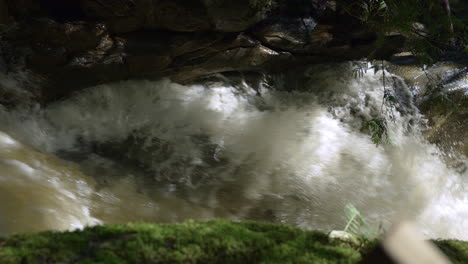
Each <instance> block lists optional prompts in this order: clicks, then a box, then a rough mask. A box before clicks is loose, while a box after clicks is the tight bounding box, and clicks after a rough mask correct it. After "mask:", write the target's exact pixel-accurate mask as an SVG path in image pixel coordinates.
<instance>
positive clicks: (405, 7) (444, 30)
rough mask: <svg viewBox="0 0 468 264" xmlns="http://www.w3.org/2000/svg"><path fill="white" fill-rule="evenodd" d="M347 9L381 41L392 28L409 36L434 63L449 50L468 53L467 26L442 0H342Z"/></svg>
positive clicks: (413, 48) (426, 59)
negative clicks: (376, 34)
mask: <svg viewBox="0 0 468 264" xmlns="http://www.w3.org/2000/svg"><path fill="white" fill-rule="evenodd" d="M337 2H338V3H339V4H341V6H342V9H343V10H344V12H346V13H348V14H349V15H351V16H353V17H355V18H358V19H359V20H361V21H362V23H364V24H365V25H367V26H368V27H369V28H370V29H371V30H372V31H375V32H377V33H378V38H377V39H378V43H380V44H382V43H383V41H382V40H383V39H385V36H386V35H387V34H389V33H392V32H398V33H399V34H401V35H403V36H405V37H406V38H407V48H408V49H409V50H411V51H412V52H413V53H414V54H417V55H419V56H420V58H421V62H422V63H423V64H432V63H433V62H434V61H436V60H438V59H440V57H442V56H444V55H447V52H448V51H452V52H457V53H460V54H464V55H462V56H466V55H467V54H466V49H465V45H466V42H467V40H468V39H467V27H466V25H465V24H464V22H463V21H462V20H461V19H459V18H457V17H454V16H452V15H451V14H450V6H449V5H448V3H447V2H446V3H445V4H444V2H445V1H441V0H356V1H349V0H338V1H337Z"/></svg>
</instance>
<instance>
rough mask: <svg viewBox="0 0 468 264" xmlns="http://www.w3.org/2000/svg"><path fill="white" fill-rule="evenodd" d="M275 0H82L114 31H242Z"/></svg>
mask: <svg viewBox="0 0 468 264" xmlns="http://www.w3.org/2000/svg"><path fill="white" fill-rule="evenodd" d="M272 2H273V1H272V0H266V1H261V0H239V1H228V0H202V1H200V0H124V1H116V0H82V5H81V6H82V8H83V11H84V13H85V14H86V15H87V16H89V17H93V18H99V19H104V20H105V21H106V22H108V24H109V27H110V29H111V31H112V32H116V33H124V32H131V31H136V30H138V29H164V30H171V31H179V32H195V31H208V30H216V31H221V32H240V31H244V30H247V29H248V28H249V27H251V26H252V25H254V24H256V23H258V22H259V21H261V20H262V19H263V18H264V17H265V14H266V13H267V11H269V10H270V8H271V6H272Z"/></svg>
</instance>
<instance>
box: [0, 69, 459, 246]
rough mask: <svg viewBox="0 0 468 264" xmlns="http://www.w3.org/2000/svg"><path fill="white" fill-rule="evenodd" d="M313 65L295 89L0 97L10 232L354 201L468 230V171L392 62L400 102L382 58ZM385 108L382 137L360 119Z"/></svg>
mask: <svg viewBox="0 0 468 264" xmlns="http://www.w3.org/2000/svg"><path fill="white" fill-rule="evenodd" d="M305 75H306V78H305V79H306V80H307V81H306V82H304V83H302V84H301V87H300V89H296V90H295V91H293V92H288V91H286V90H287V89H284V88H287V86H288V83H284V84H283V86H284V87H273V88H271V87H270V88H266V86H263V85H258V86H257V87H255V88H253V87H251V86H249V85H247V84H246V83H237V84H235V85H234V84H229V83H227V82H225V81H218V82H216V81H212V82H210V83H206V84H203V85H190V86H183V85H179V84H176V83H172V82H170V81H169V80H161V81H126V82H120V83H113V84H106V85H100V86H96V87H91V88H89V89H86V90H83V91H81V92H79V93H76V94H74V95H73V96H71V97H70V98H68V99H66V100H63V101H59V102H56V103H53V104H50V105H48V106H47V107H45V108H41V107H38V106H37V105H36V106H35V105H33V104H29V105H27V106H23V107H21V108H18V109H14V110H11V109H7V108H4V107H1V106H0V131H2V132H1V134H0V147H1V150H0V183H1V184H0V198H1V200H0V234H5V233H10V232H17V231H30V230H43V229H59V230H63V229H74V228H80V227H83V226H86V225H94V224H101V223H124V222H128V221H152V222H176V221H182V220H185V219H189V218H191V219H199V220H205V219H211V218H219V217H222V218H229V219H256V220H265V221H275V222H282V223H288V224H293V225H296V226H300V227H302V228H306V229H319V230H324V231H330V230H333V229H342V228H343V227H344V225H345V223H346V219H345V213H344V208H345V206H346V205H347V204H352V205H354V206H355V207H356V208H358V210H359V211H360V212H361V213H362V215H363V216H364V217H365V218H366V220H367V221H368V222H369V223H370V224H371V225H372V226H373V227H374V228H377V227H378V226H382V227H383V228H389V227H390V226H391V224H392V223H394V222H397V221H399V220H402V219H410V220H413V221H414V222H416V223H417V225H418V227H419V228H420V230H421V231H422V232H423V233H424V234H425V235H426V236H427V237H431V238H458V239H465V240H467V239H468V231H467V230H468V190H467V184H468V172H466V171H465V172H460V171H458V172H457V171H456V170H454V169H452V168H448V167H447V166H446V165H445V164H444V162H443V160H442V158H441V153H440V150H439V149H438V148H437V147H435V146H434V145H431V144H429V143H428V142H427V141H426V140H425V139H424V138H423V137H422V135H421V130H422V128H423V127H424V118H423V117H422V116H421V115H420V114H419V113H418V111H417V109H416V108H415V107H414V106H413V105H412V102H411V93H410V91H408V88H407V87H406V86H405V85H404V84H403V82H402V80H401V79H400V78H398V77H397V76H393V75H391V74H389V73H386V75H387V78H388V81H387V85H388V86H389V87H392V89H391V90H392V91H393V92H394V93H395V96H396V97H397V98H398V99H399V103H396V104H395V105H394V106H390V105H384V107H382V98H383V88H382V81H381V78H382V71H378V72H374V71H368V72H366V73H365V74H364V75H363V76H362V77H359V78H356V77H355V76H354V74H353V69H352V67H351V65H350V64H348V63H345V64H339V65H338V64H334V65H325V66H319V67H311V68H310V69H309V70H308V71H306V72H305ZM275 88H276V89H275ZM381 109H383V110H384V111H383V112H382V114H383V115H384V116H388V115H391V116H393V121H389V125H388V129H389V138H390V140H391V143H390V144H380V145H379V146H376V145H375V144H374V143H373V142H372V141H371V138H370V136H369V133H368V131H366V130H365V129H363V125H364V124H365V122H366V121H369V120H371V119H375V118H379V117H380V114H381Z"/></svg>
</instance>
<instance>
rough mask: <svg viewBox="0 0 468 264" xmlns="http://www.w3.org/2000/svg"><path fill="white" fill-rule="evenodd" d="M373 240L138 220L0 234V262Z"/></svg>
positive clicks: (281, 252) (181, 254)
mask: <svg viewBox="0 0 468 264" xmlns="http://www.w3.org/2000/svg"><path fill="white" fill-rule="evenodd" d="M438 245H439V247H441V248H442V250H444V252H448V255H449V256H450V257H451V258H453V259H454V260H456V261H458V260H460V261H462V262H463V259H464V260H465V261H466V252H468V251H467V248H466V247H467V244H466V243H464V242H456V241H439V242H438ZM374 246H375V242H367V244H365V245H364V246H361V247H360V248H357V247H356V246H353V245H351V244H348V243H345V242H342V241H338V240H330V239H329V238H328V236H327V235H326V234H323V233H320V232H313V231H303V230H301V229H298V228H294V227H290V226H286V225H281V224H270V223H258V222H248V221H247V222H231V221H226V220H213V221H209V222H193V221H188V222H185V223H181V224H170V225H156V224H142V223H140V224H127V225H107V226H95V227H88V228H86V229H84V230H82V231H74V232H52V231H48V232H42V233H31V234H16V235H12V236H10V237H8V238H5V239H0V263H2V264H16V263H26V264H27V263H81V264H84V263H357V262H358V261H359V260H360V259H361V256H362V254H363V252H365V251H367V250H368V249H369V248H370V247H374ZM464 254H465V255H464ZM455 263H457V262H455ZM459 263H461V262H459Z"/></svg>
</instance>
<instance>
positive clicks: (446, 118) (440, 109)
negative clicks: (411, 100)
mask: <svg viewBox="0 0 468 264" xmlns="http://www.w3.org/2000/svg"><path fill="white" fill-rule="evenodd" d="M420 109H421V112H422V113H423V114H424V115H425V116H426V117H427V118H428V120H429V126H430V128H429V130H427V131H425V136H426V138H427V139H428V140H429V141H430V142H431V143H434V144H437V146H439V147H440V148H441V149H442V150H443V151H444V152H445V155H446V158H447V161H448V162H449V164H450V165H452V166H454V167H456V168H459V169H462V170H465V169H468V167H465V166H467V165H468V164H463V162H462V159H460V158H459V155H460V154H461V155H464V156H465V157H468V122H467V120H468V92H467V91H466V88H465V91H463V90H458V91H453V92H449V93H446V94H443V95H440V96H438V97H436V98H432V99H428V100H427V101H425V102H423V103H422V104H421V106H420Z"/></svg>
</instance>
